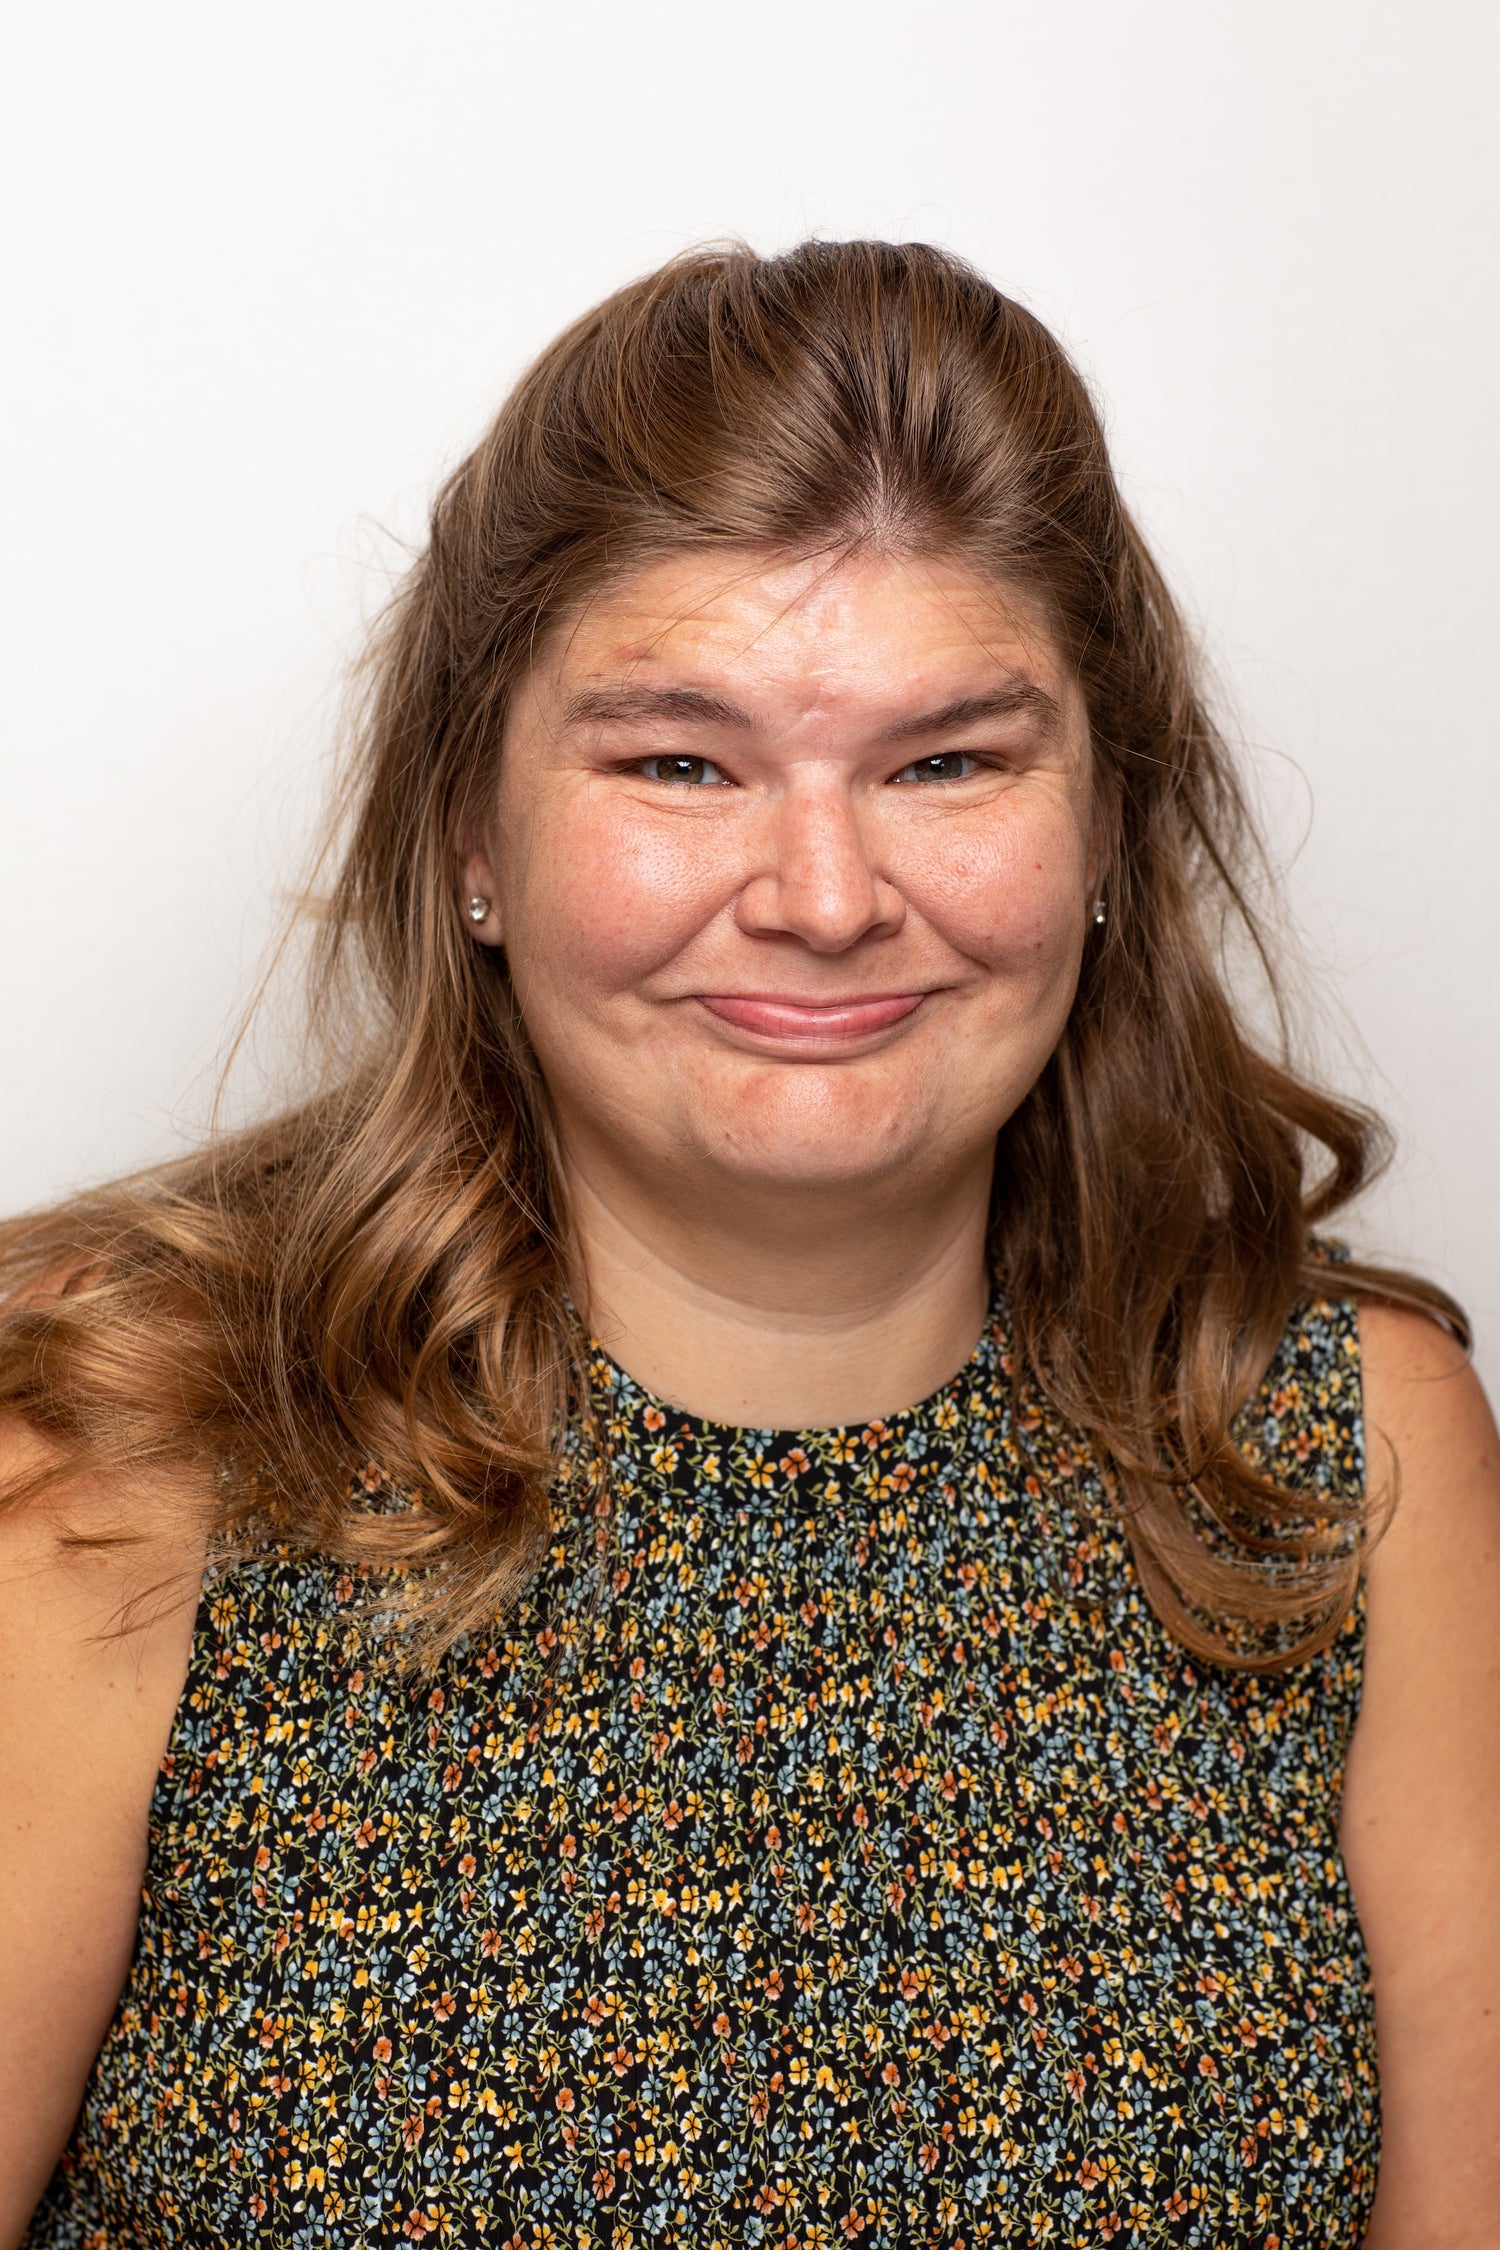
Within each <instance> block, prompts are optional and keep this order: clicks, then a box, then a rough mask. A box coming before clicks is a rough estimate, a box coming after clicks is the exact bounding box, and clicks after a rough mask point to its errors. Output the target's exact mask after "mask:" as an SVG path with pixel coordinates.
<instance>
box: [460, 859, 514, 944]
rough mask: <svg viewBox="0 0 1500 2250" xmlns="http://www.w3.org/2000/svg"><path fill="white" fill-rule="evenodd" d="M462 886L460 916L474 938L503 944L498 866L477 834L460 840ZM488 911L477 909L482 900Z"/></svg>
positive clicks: (487, 942)
mask: <svg viewBox="0 0 1500 2250" xmlns="http://www.w3.org/2000/svg"><path fill="white" fill-rule="evenodd" d="M454 872H455V875H456V878H457V885H458V898H457V904H458V917H459V920H460V921H461V922H462V924H463V926H464V928H465V930H466V931H467V932H468V934H469V936H470V937H471V938H477V939H478V941H479V943H480V944H481V945H503V944H504V943H505V931H504V928H503V926H502V924H501V919H500V902H499V896H498V893H499V885H498V883H497V882H496V880H495V869H494V864H493V862H492V860H491V858H490V853H489V847H488V846H487V845H486V844H485V843H484V841H483V839H482V838H480V837H478V836H476V835H469V836H465V837H463V838H462V839H461V840H460V843H459V848H458V860H457V866H456V868H455V871H454ZM481 899H482V900H483V901H484V907H485V911H484V913H483V914H478V913H476V912H475V911H474V910H475V908H476V907H477V906H478V904H479V901H480V900H481Z"/></svg>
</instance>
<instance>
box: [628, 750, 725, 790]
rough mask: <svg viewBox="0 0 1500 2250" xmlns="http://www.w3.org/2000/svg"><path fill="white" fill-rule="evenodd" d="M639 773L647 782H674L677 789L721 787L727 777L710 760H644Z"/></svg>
mask: <svg viewBox="0 0 1500 2250" xmlns="http://www.w3.org/2000/svg"><path fill="white" fill-rule="evenodd" d="M641 771H642V773H643V774H644V775H645V776H646V779H647V780H648V781H670V782H675V783H676V784H677V786H678V787H679V788H688V789H701V788H703V787H704V786H705V785H706V786H708V787H710V788H712V787H715V786H717V787H721V788H722V787H723V786H724V785H725V784H726V783H727V781H728V778H729V777H728V775H727V774H725V773H722V772H721V771H720V769H719V768H718V767H717V766H716V765H715V764H714V763H713V760H712V759H711V758H675V757H674V758H646V759H643V760H642V763H641Z"/></svg>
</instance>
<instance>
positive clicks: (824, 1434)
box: [588, 1288, 1005, 1448]
mask: <svg viewBox="0 0 1500 2250" xmlns="http://www.w3.org/2000/svg"><path fill="white" fill-rule="evenodd" d="M1004 1311H1005V1308H1004V1301H1003V1299H1002V1297H1001V1294H1000V1291H999V1289H998V1288H996V1289H994V1290H993V1291H992V1292H991V1296H990V1303H989V1310H988V1311H987V1312H986V1314H985V1317H984V1324H983V1326H982V1327H981V1329H980V1331H979V1334H978V1336H977V1338H976V1339H975V1342H974V1347H973V1350H972V1351H971V1352H970V1353H969V1355H968V1357H967V1359H965V1360H964V1362H963V1364H962V1365H961V1366H960V1367H958V1368H956V1369H955V1370H954V1372H953V1374H951V1375H950V1376H949V1377H948V1379H947V1380H946V1382H943V1383H940V1384H939V1385H938V1387H937V1389H936V1390H934V1391H929V1392H928V1393H927V1395H926V1396H925V1397H924V1398H920V1399H917V1400H916V1401H914V1403H913V1404H912V1405H910V1406H901V1407H896V1408H894V1409H893V1410H892V1411H891V1412H890V1413H889V1414H870V1415H866V1416H864V1417H863V1418H862V1419H861V1420H859V1421H851V1422H814V1423H810V1424H806V1425H802V1426H798V1425H797V1424H795V1423H775V1422H720V1421H716V1420H714V1419H713V1418H712V1417H710V1416H708V1415H704V1414H694V1413H692V1412H691V1411H690V1410H689V1409H688V1408H687V1407H683V1406H677V1405H674V1404H673V1402H672V1401H671V1400H670V1399H667V1398H664V1397H662V1396H661V1395H660V1394H659V1393H658V1392H655V1391H648V1390H647V1388H646V1386H645V1385H644V1384H643V1383H641V1382H638V1381H637V1379H636V1377H635V1376H633V1375H631V1374H630V1373H628V1371H627V1370H626V1369H625V1368H623V1367H621V1365H620V1363H619V1361H618V1360H615V1359H611V1357H610V1356H609V1353H608V1352H607V1351H606V1350H605V1349H604V1346H603V1345H602V1344H601V1343H600V1342H599V1341H598V1339H597V1337H595V1336H590V1337H589V1338H588V1353H589V1375H590V1382H591V1385H592V1387H593V1388H594V1389H595V1391H596V1392H600V1393H602V1394H603V1396H604V1398H605V1400H606V1401H607V1402H608V1408H609V1409H610V1410H612V1412H613V1414H614V1415H615V1416H616V1417H618V1418H620V1419H625V1418H628V1417H634V1416H636V1415H640V1414H649V1413H653V1412H654V1413H657V1414H660V1415H661V1416H662V1417H663V1424H662V1430H661V1432H659V1433H653V1434H654V1435H664V1434H665V1432H666V1430H667V1428H668V1427H669V1426H670V1428H671V1430H672V1432H673V1434H674V1435H688V1434H690V1435H691V1436H692V1437H694V1438H695V1439H699V1440H703V1441H707V1442H711V1443H718V1444H719V1445H721V1446H730V1445H735V1444H743V1443H745V1442H746V1441H747V1440H752V1439H760V1440H769V1441H770V1442H772V1443H773V1444H775V1445H777V1446H782V1447H786V1448H790V1447H793V1446H796V1445H804V1446H806V1445H813V1446H818V1447H822V1446H826V1445H829V1444H834V1443H837V1442H839V1441H848V1440H851V1439H859V1440H861V1441H862V1440H863V1438H864V1434H865V1432H866V1431H867V1430H874V1429H877V1428H878V1429H879V1430H880V1431H881V1432H882V1434H883V1435H889V1436H896V1435H899V1434H900V1433H901V1432H902V1431H903V1430H910V1429H912V1428H913V1427H917V1426H919V1425H920V1424H922V1423H923V1422H927V1421H932V1420H934V1419H935V1418H936V1417H937V1415H938V1414H939V1413H940V1411H941V1409H942V1408H943V1406H944V1405H945V1404H947V1403H950V1402H951V1403H952V1404H954V1405H955V1406H957V1405H958V1403H959V1401H960V1400H961V1399H962V1398H964V1397H965V1396H966V1395H968V1394H970V1393H972V1392H973V1391H974V1390H975V1389H976V1388H977V1387H978V1385H979V1383H980V1381H981V1379H982V1378H983V1376H984V1375H985V1374H986V1373H987V1372H988V1371H989V1370H990V1369H992V1368H993V1366H994V1364H995V1363H996V1361H997V1360H998V1359H999V1357H1000V1354H1001V1350H1002V1338H1003V1334H1004V1326H1005V1322H1004Z"/></svg>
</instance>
